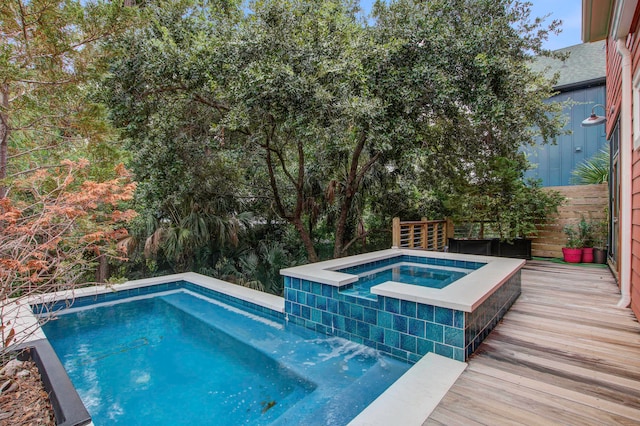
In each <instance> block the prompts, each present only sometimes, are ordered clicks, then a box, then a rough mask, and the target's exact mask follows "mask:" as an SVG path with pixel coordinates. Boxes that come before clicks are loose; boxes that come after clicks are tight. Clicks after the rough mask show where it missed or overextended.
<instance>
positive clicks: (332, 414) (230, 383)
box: [43, 290, 409, 425]
mask: <svg viewBox="0 0 640 426" xmlns="http://www.w3.org/2000/svg"><path fill="white" fill-rule="evenodd" d="M43 328H44V331H45V334H46V335H47V337H48V339H49V341H50V342H51V344H52V345H53V347H54V349H55V351H56V353H57V354H58V357H59V358H60V360H61V361H62V363H63V365H64V367H65V369H66V370H67V373H68V374H69V376H70V378H71V380H72V382H73V384H74V386H75V387H76V389H77V390H78V393H79V394H80V397H81V398H82V400H83V402H84V403H85V405H86V407H87V409H88V410H89V413H90V414H91V416H92V418H93V422H94V424H96V425H107V424H123V425H150V424H153V425H169V424H171V425H177V424H189V425H191V424H202V425H220V424H229V425H236V424H252V425H253V424H277V425H279V424H331V425H334V424H336V425H339V424H346V423H348V422H349V420H351V419H352V418H353V417H355V416H356V415H357V414H358V413H359V412H360V411H361V410H362V409H364V408H365V407H366V406H367V405H368V404H369V403H371V402H372V401H373V400H374V399H375V398H376V397H377V396H378V395H379V394H381V393H382V392H383V391H384V390H385V389H386V388H387V387H388V386H389V385H390V384H392V383H393V382H394V381H395V380H396V379H397V378H399V377H400V376H401V375H402V374H403V373H404V372H405V371H406V370H407V369H408V368H409V365H408V364H405V363H403V362H400V361H397V360H395V359H392V358H387V357H384V356H381V355H379V354H378V353H377V352H376V351H374V350H372V349H370V348H367V347H365V346H362V345H359V344H356V343H353V342H349V341H347V340H344V339H340V338H336V337H328V336H323V335H319V334H317V333H315V332H313V331H311V330H307V329H304V328H300V327H297V326H294V325H289V324H282V323H280V322H278V321H274V320H271V319H268V318H266V317H264V316H260V315H258V314H253V313H250V312H248V311H245V310H239V309H237V308H233V307H230V306H228V305H225V304H223V303H221V302H217V301H213V300H209V299H205V298H203V297H201V296H198V295H195V294H193V293H191V292H188V291H184V290H182V291H177V292H171V293H169V294H162V295H156V296H155V297H150V298H145V299H138V300H133V301H125V302H122V303H117V304H112V305H108V306H100V307H94V308H89V309H82V310H77V311H75V312H70V313H68V314H64V315H60V316H59V317H58V319H57V320H55V321H50V322H48V323H47V324H45V326H44V327H43Z"/></svg>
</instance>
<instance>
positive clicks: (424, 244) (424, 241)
mask: <svg viewBox="0 0 640 426" xmlns="http://www.w3.org/2000/svg"><path fill="white" fill-rule="evenodd" d="M420 229H422V240H421V241H420V247H421V248H422V249H423V250H426V249H427V246H428V244H429V243H428V241H429V223H427V218H426V217H423V218H422V223H421V224H420Z"/></svg>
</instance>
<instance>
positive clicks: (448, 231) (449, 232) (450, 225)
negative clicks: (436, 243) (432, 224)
mask: <svg viewBox="0 0 640 426" xmlns="http://www.w3.org/2000/svg"><path fill="white" fill-rule="evenodd" d="M446 221H447V229H446V231H445V233H444V239H445V242H444V245H447V244H448V243H449V238H453V221H452V220H451V219H450V218H446Z"/></svg>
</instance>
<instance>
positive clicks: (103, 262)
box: [96, 254, 110, 284]
mask: <svg viewBox="0 0 640 426" xmlns="http://www.w3.org/2000/svg"><path fill="white" fill-rule="evenodd" d="M109 272H110V271H109V260H108V259H107V256H105V255H104V254H101V255H100V256H98V269H96V282H97V283H99V284H102V283H106V282H107V280H108V279H109V275H110V274H109Z"/></svg>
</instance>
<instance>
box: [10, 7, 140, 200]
mask: <svg viewBox="0 0 640 426" xmlns="http://www.w3.org/2000/svg"><path fill="white" fill-rule="evenodd" d="M127 9H128V8H123V7H122V6H121V5H120V4H119V2H102V1H96V2H81V1H79V0H65V1H62V0H54V1H49V0H31V1H28V2H24V1H21V0H6V1H3V2H2V4H1V5H0V199H1V198H4V197H6V196H7V194H8V193H9V190H10V186H11V182H12V181H13V180H14V179H16V178H21V177H23V176H24V175H25V174H29V173H32V172H34V171H36V170H40V169H42V168H46V167H54V166H56V165H57V164H58V163H59V162H60V161H61V160H62V159H64V158H75V159H77V158H80V157H83V156H86V154H87V153H91V152H92V150H93V152H95V153H96V155H94V156H93V159H94V160H95V162H94V163H95V164H94V169H95V168H96V166H99V165H100V164H99V163H100V162H102V161H104V160H105V159H106V158H108V156H104V155H101V154H104V153H105V152H104V151H105V150H106V151H107V152H108V153H111V154H115V151H114V150H113V149H109V147H108V146H107V142H112V141H113V139H115V138H110V136H111V132H109V131H108V128H106V127H105V121H104V109H103V108H101V106H100V105H98V104H96V103H95V102H91V101H90V100H89V98H88V97H87V93H88V89H89V83H90V82H91V81H95V78H96V77H97V76H98V75H99V74H100V73H101V72H102V70H103V69H104V63H103V60H104V58H105V57H104V52H103V51H101V50H100V48H99V46H98V45H99V42H100V41H101V40H104V39H105V38H107V37H109V36H112V35H113V34H116V33H118V32H120V31H122V30H123V29H124V28H126V27H127V25H128V24H129V23H130V17H131V15H132V14H133V11H129V10H127ZM114 164H117V161H116V162H115V163H113V162H112V163H108V164H107V165H105V166H104V168H106V169H111V168H112V166H113V165H114ZM95 170H97V169H95Z"/></svg>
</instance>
